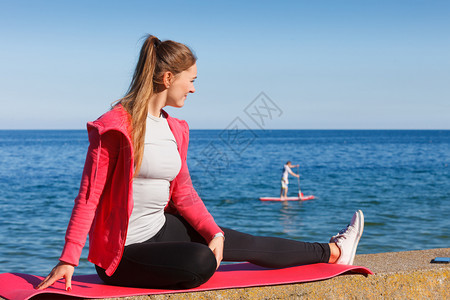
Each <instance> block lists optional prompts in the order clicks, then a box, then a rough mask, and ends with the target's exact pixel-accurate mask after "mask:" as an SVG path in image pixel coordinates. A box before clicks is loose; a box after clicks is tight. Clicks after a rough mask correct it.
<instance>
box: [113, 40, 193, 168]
mask: <svg viewBox="0 0 450 300" xmlns="http://www.w3.org/2000/svg"><path fill="white" fill-rule="evenodd" d="M196 61H197V58H196V57H195V55H194V54H193V53H192V51H191V50H190V49H189V48H188V47H187V46H186V45H184V44H181V43H177V42H174V41H171V40H166V41H163V42H161V41H160V40H159V39H158V38H157V37H155V36H153V35H147V36H146V37H145V41H144V43H143V45H142V48H141V52H140V54H139V60H138V63H137V65H136V69H135V71H134V75H133V79H132V80H131V83H130V87H129V89H128V91H127V93H126V95H125V97H123V98H122V99H120V100H118V103H120V104H122V106H123V107H124V108H125V110H126V111H127V112H128V113H129V114H130V116H131V138H132V141H133V150H134V165H135V172H134V176H136V175H137V174H138V173H139V169H140V167H141V164H142V157H143V154H144V139H145V127H146V123H147V114H148V104H149V100H150V97H151V96H152V95H153V94H154V93H156V92H159V91H162V90H163V89H164V88H165V87H164V85H163V82H162V79H163V75H164V73H165V72H167V71H169V72H171V73H172V74H173V75H177V74H178V73H181V72H183V71H185V70H187V69H189V68H190V67H191V66H192V65H194V64H195V62H196Z"/></svg>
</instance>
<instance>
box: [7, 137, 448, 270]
mask: <svg viewBox="0 0 450 300" xmlns="http://www.w3.org/2000/svg"><path fill="white" fill-rule="evenodd" d="M87 147H88V137H87V133H86V131H84V130H29V131H28V130H2V131H0V273H3V272H20V273H31V274H36V275H46V274H48V272H49V271H50V270H51V268H52V267H53V266H54V265H55V264H56V263H57V262H58V258H59V255H60V253H61V250H62V248H63V245H64V234H65V230H66V226H67V224H68V220H69V218H70V214H71V210H72V207H73V201H74V198H75V196H76V195H77V192H78V188H79V183H80V178H81V173H82V170H83V166H84V160H85V155H86V150H87ZM288 160H289V161H291V162H292V163H293V164H295V165H297V164H298V165H299V167H298V168H297V167H295V168H293V171H294V172H295V173H300V175H301V177H300V180H297V178H295V177H293V176H290V182H289V196H296V195H297V194H298V192H299V190H301V192H303V194H304V195H314V196H315V199H313V200H309V201H303V202H299V201H293V202H263V201H260V200H259V198H260V197H269V196H272V197H277V196H279V195H280V179H281V174H282V168H283V165H284V164H285V163H286V162H287V161H288ZM188 166H189V169H190V173H191V177H192V181H193V184H194V186H195V188H196V190H197V192H198V194H199V195H200V196H201V198H202V199H203V201H204V203H205V205H206V206H207V208H208V209H209V211H210V212H211V214H212V215H213V216H214V218H215V220H216V223H218V224H219V225H220V226H224V227H228V228H233V229H235V230H239V231H243V232H247V233H250V234H255V235H263V236H264V235H265V236H277V237H282V238H288V239H294V240H301V241H308V242H315V241H317V242H328V240H329V239H330V237H331V236H332V235H334V234H336V233H337V232H338V231H339V230H340V229H342V228H343V227H345V226H346V225H347V224H348V222H349V221H350V219H351V217H352V215H353V213H354V211H355V210H358V209H361V210H362V211H363V212H364V215H365V229H364V234H363V236H362V238H361V241H360V244H359V247H358V251H357V254H367V253H380V252H396V251H407V250H420V249H431V248H444V247H445V248H447V247H450V131H449V130H191V133H190V144H189V154H188ZM87 244H88V243H87ZM87 244H86V246H85V248H84V250H83V253H82V257H81V261H80V265H79V267H78V268H77V269H76V274H77V275H80V274H90V273H94V272H95V270H94V267H93V265H92V264H91V263H89V262H88V261H87V248H88V245H87ZM449 254H450V253H449ZM430 259H431V258H430Z"/></svg>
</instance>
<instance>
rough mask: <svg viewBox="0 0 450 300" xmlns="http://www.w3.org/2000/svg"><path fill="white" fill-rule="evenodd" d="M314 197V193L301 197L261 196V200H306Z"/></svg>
mask: <svg viewBox="0 0 450 300" xmlns="http://www.w3.org/2000/svg"><path fill="white" fill-rule="evenodd" d="M311 199H314V196H313V195H308V196H301V197H287V198H279V197H261V198H259V200H261V201H306V200H311Z"/></svg>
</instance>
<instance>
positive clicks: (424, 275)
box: [109, 248, 450, 300]
mask: <svg viewBox="0 0 450 300" xmlns="http://www.w3.org/2000/svg"><path fill="white" fill-rule="evenodd" d="M437 256H444V257H448V256H450V248H442V249H431V250H421V251H407V252H391V253H379V254H364V255H357V256H356V258H355V265H360V266H364V267H368V268H369V269H370V270H372V271H373V272H374V273H375V274H374V275H369V276H368V277H365V276H363V275H359V274H358V275H357V274H352V275H341V276H338V277H335V278H332V279H329V280H324V281H316V282H309V283H300V284H290V285H278V286H265V287H254V288H242V289H227V290H218V291H206V292H195V293H178V294H167V295H153V296H139V297H127V298H110V299H109V300H112V299H114V300H116V299H133V300H150V299H152V300H166V299H171V300H172V299H173V300H179V299H192V300H194V299H227V300H228V299H300V298H302V299H450V265H449V264H431V263H430V261H431V260H432V259H433V258H435V257H437Z"/></svg>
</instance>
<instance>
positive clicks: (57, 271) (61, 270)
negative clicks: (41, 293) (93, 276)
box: [36, 261, 75, 292]
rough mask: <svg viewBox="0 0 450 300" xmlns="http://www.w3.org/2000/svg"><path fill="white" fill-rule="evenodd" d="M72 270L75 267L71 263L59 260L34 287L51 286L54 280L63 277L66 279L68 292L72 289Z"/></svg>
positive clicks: (40, 288)
mask: <svg viewBox="0 0 450 300" xmlns="http://www.w3.org/2000/svg"><path fill="white" fill-rule="evenodd" d="M74 270H75V267H74V266H73V265H71V264H68V263H65V262H62V261H61V262H59V263H58V264H57V265H56V266H55V267H54V268H53V270H52V271H51V272H50V274H48V276H47V277H45V279H44V280H42V282H41V283H39V285H38V286H37V287H36V289H38V290H43V289H45V288H47V287H49V286H51V285H52V284H53V283H55V281H57V280H59V279H61V278H64V279H65V280H66V291H68V292H70V291H71V290H72V286H71V283H72V275H73V272H74Z"/></svg>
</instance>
